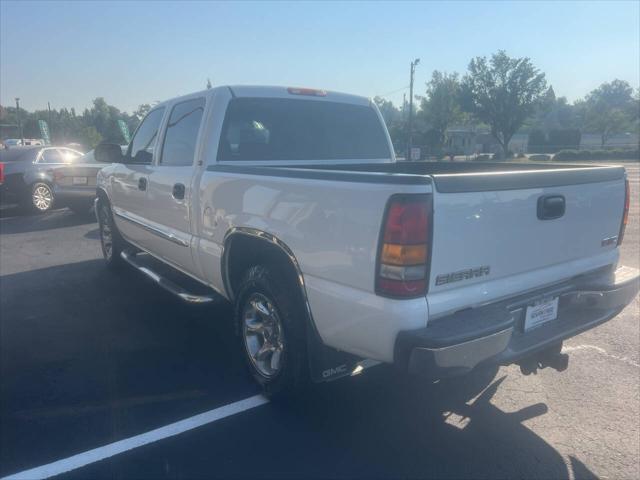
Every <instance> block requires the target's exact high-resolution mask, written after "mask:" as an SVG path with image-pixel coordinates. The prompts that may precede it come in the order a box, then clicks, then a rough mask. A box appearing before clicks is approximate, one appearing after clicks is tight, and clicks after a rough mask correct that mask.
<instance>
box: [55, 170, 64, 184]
mask: <svg viewBox="0 0 640 480" xmlns="http://www.w3.org/2000/svg"><path fill="white" fill-rule="evenodd" d="M63 178H64V172H63V171H62V170H54V171H53V180H54V181H56V182H58V181H60V180H62V179H63Z"/></svg>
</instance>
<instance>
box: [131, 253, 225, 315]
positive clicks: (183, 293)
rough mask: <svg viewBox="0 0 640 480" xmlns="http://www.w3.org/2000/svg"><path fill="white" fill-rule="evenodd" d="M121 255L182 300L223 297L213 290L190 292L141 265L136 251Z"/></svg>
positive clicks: (191, 301) (199, 300)
mask: <svg viewBox="0 0 640 480" xmlns="http://www.w3.org/2000/svg"><path fill="white" fill-rule="evenodd" d="M120 256H121V257H122V259H123V260H124V261H125V262H127V263H128V264H129V265H131V266H132V267H134V268H135V269H136V270H138V271H139V272H141V273H143V274H145V275H146V276H147V277H148V278H150V279H151V280H153V281H154V282H155V283H157V284H158V285H159V286H160V287H162V288H164V289H165V290H167V291H168V292H171V293H173V294H174V295H176V296H177V297H180V298H181V299H182V300H184V301H185V302H187V303H197V304H202V303H213V302H218V301H220V300H222V297H221V296H220V295H218V294H216V293H213V292H212V293H211V295H196V294H193V293H189V292H188V291H187V290H185V289H184V288H182V287H181V286H179V285H177V284H175V283H174V282H172V281H171V280H169V279H167V278H164V277H163V276H161V275H159V274H158V273H156V272H154V271H153V270H151V269H150V268H147V267H145V266H143V265H141V264H140V263H138V261H137V260H136V254H135V253H131V252H127V251H122V252H121V253H120Z"/></svg>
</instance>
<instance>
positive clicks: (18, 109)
mask: <svg viewBox="0 0 640 480" xmlns="http://www.w3.org/2000/svg"><path fill="white" fill-rule="evenodd" d="M16 118H17V120H18V130H20V140H21V141H22V145H24V135H23V133H22V122H21V121H20V99H19V98H18V97H16Z"/></svg>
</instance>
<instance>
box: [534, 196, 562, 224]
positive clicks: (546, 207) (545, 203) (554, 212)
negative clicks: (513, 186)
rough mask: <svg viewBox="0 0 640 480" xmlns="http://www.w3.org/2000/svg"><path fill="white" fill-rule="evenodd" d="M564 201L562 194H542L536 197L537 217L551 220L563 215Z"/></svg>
mask: <svg viewBox="0 0 640 480" xmlns="http://www.w3.org/2000/svg"><path fill="white" fill-rule="evenodd" d="M565 206H566V202H565V199H564V195H543V196H542V197H540V198H538V218H539V219H540V220H553V219H555V218H560V217H562V216H563V215H564V211H565Z"/></svg>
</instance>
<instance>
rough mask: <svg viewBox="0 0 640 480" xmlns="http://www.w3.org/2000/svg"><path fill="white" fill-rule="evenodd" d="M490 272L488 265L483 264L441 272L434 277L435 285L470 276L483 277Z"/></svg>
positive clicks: (457, 280)
mask: <svg viewBox="0 0 640 480" xmlns="http://www.w3.org/2000/svg"><path fill="white" fill-rule="evenodd" d="M489 273H491V267H490V266H489V265H483V266H481V267H476V268H468V269H467V270H460V271H459V272H452V273H443V274H442V275H438V276H437V277H436V285H444V284H446V283H453V282H459V281H461V280H469V279H470V278H477V277H484V276H486V275H489Z"/></svg>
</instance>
